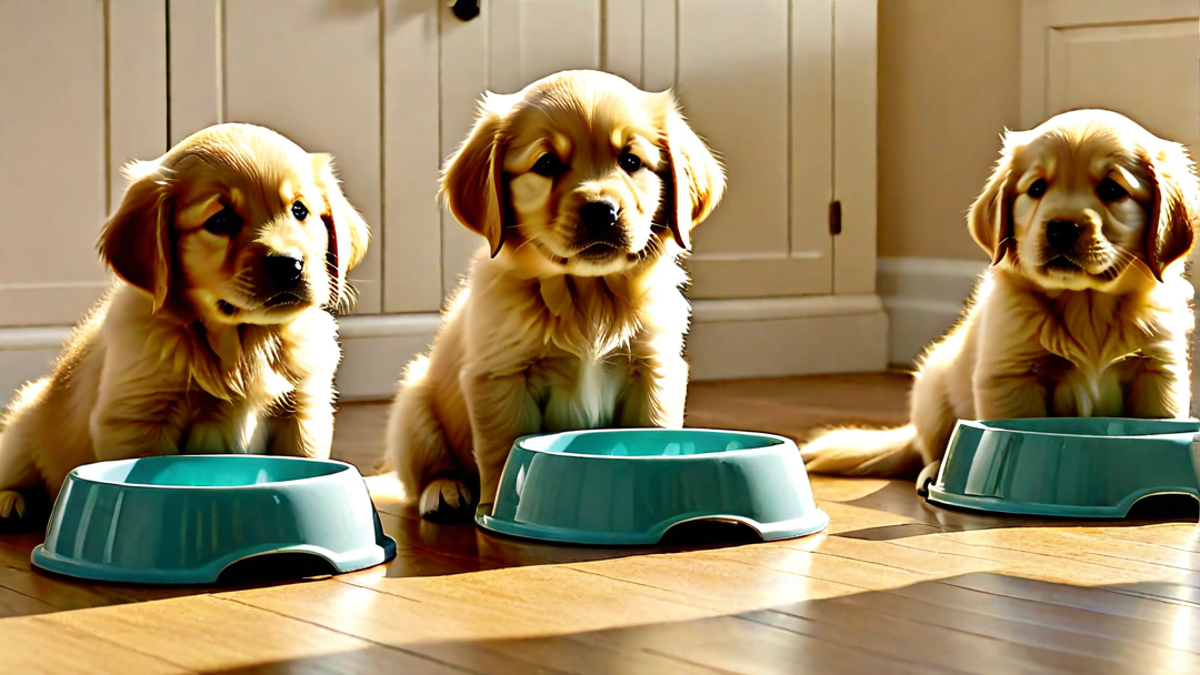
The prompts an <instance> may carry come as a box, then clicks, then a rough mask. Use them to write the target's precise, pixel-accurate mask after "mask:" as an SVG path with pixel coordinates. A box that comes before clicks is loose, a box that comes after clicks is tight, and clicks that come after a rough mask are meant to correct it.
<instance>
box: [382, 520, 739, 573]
mask: <svg viewBox="0 0 1200 675" xmlns="http://www.w3.org/2000/svg"><path fill="white" fill-rule="evenodd" d="M392 510H393V511H397V512H395V513H384V512H381V513H380V522H381V523H382V524H383V529H384V532H385V533H387V534H388V535H390V536H391V537H392V538H394V539H395V540H396V542H397V549H398V553H397V556H396V559H395V560H394V561H392V562H391V563H390V564H389V565H388V568H387V576H389V577H408V576H442V575H450V574H462V573H466V572H475V571H479V570H484V569H500V568H506V567H517V566H526V565H549V564H560V563H572V562H586V561H592V560H607V559H612V558H624V557H629V556H637V555H653V554H660V553H678V552H682V551H697V550H712V549H719V548H726V547H731V546H741V545H744V544H747V543H753V542H758V541H762V538H761V537H759V536H758V534H757V533H756V532H755V531H754V530H753V529H751V528H749V527H747V526H745V525H742V524H740V523H732V522H727V521H708V520H703V521H693V522H689V523H683V524H680V525H677V526H675V527H673V528H671V529H670V530H669V531H668V532H667V534H666V535H664V537H663V539H662V540H661V541H660V542H659V543H658V545H655V546H638V547H617V546H583V545H570V544H556V543H543V542H538V541H531V540H526V539H518V538H515V537H506V536H500V535H496V534H493V533H490V532H486V531H484V530H482V529H480V528H479V527H477V526H476V525H475V524H474V523H470V524H461V523H460V524H445V523H432V522H429V521H427V520H423V519H422V518H421V517H420V516H419V515H417V513H416V511H415V510H413V509H411V508H404V509H402V510H396V509H394V508H392Z"/></svg>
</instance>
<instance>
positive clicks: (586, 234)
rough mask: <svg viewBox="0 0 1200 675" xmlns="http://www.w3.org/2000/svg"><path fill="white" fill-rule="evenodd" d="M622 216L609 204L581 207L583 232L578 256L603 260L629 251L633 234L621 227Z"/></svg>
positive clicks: (577, 242) (578, 240)
mask: <svg viewBox="0 0 1200 675" xmlns="http://www.w3.org/2000/svg"><path fill="white" fill-rule="evenodd" d="M620 221H621V212H620V209H618V208H617V206H616V205H615V204H613V203H612V202H610V201H608V200H604V199H601V200H597V201H589V202H585V203H584V205H583V206H581V207H579V230H578V232H577V233H576V236H575V245H576V247H577V249H578V254H577V255H578V256H579V257H580V258H583V259H585V260H597V261H598V260H603V259H607V258H610V257H612V256H614V255H616V254H618V253H621V252H623V251H625V249H626V248H628V247H629V234H628V233H627V232H626V231H625V228H623V227H621V226H620Z"/></svg>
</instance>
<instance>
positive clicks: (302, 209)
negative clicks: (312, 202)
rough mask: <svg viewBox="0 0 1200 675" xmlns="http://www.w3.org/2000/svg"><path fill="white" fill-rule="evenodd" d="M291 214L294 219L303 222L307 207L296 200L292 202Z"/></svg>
mask: <svg viewBox="0 0 1200 675" xmlns="http://www.w3.org/2000/svg"><path fill="white" fill-rule="evenodd" d="M292 215H293V216H295V217H296V220H299V221H300V222H304V219H305V218H307V217H308V207H306V206H305V205H304V204H301V203H300V202H296V203H295V204H292Z"/></svg>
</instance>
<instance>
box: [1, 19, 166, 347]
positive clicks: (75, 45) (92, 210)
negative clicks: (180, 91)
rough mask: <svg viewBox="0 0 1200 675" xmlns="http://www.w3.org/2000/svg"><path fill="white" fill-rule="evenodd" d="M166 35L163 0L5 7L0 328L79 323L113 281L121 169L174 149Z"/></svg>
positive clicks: (2, 50)
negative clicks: (106, 263)
mask: <svg viewBox="0 0 1200 675" xmlns="http://www.w3.org/2000/svg"><path fill="white" fill-rule="evenodd" d="M165 36H166V12H165V5H164V4H163V1H162V0H125V1H122V2H110V3H101V2H77V1H76V0H14V1H6V2H3V3H0V149H2V150H0V176H4V180H2V181H0V204H4V208H5V223H6V228H7V229H6V232H5V235H4V238H5V245H4V246H0V325H2V326H31V325H65V324H73V323H75V322H76V321H78V320H79V318H80V316H81V315H82V314H83V313H84V312H85V311H87V309H88V307H89V306H90V305H91V304H92V303H94V302H95V301H96V300H97V299H98V298H99V297H100V295H101V293H103V291H104V289H105V288H106V287H107V286H108V285H109V283H110V277H109V275H108V274H107V272H106V271H105V270H104V267H103V265H102V264H101V263H100V261H99V260H98V258H97V256H96V249H95V244H96V236H97V235H98V234H99V232H100V227H101V225H102V224H103V222H104V219H105V217H106V216H107V214H108V212H109V209H110V207H111V205H112V204H114V203H115V200H116V199H119V198H120V194H121V191H122V190H123V189H124V184H125V182H124V178H123V177H122V176H121V174H120V172H119V171H120V167H121V166H122V165H123V164H124V163H125V162H126V161H127V160H128V159H132V158H148V157H154V156H157V155H158V154H160V153H162V151H163V150H164V149H165V145H166V138H167V137H166V79H165V76H164V74H165V48H166V37H165ZM106 56H107V59H106ZM106 64H107V72H106Z"/></svg>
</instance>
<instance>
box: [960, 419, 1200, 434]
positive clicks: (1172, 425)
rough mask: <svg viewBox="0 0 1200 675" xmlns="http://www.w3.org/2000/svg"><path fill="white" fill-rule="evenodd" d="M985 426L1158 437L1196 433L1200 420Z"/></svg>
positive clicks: (1024, 421)
mask: <svg viewBox="0 0 1200 675" xmlns="http://www.w3.org/2000/svg"><path fill="white" fill-rule="evenodd" d="M983 425H984V426H987V427H991V428H993V429H1005V430H1009V431H1025V432H1034V433H1042V434H1065V435H1071V436H1108V437H1112V436H1155V435H1160V434H1194V433H1197V432H1198V431H1200V421H1196V420H1139V419H1128V418H1119V417H1044V418H1031V419H1013V420H989V421H986V422H983Z"/></svg>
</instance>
